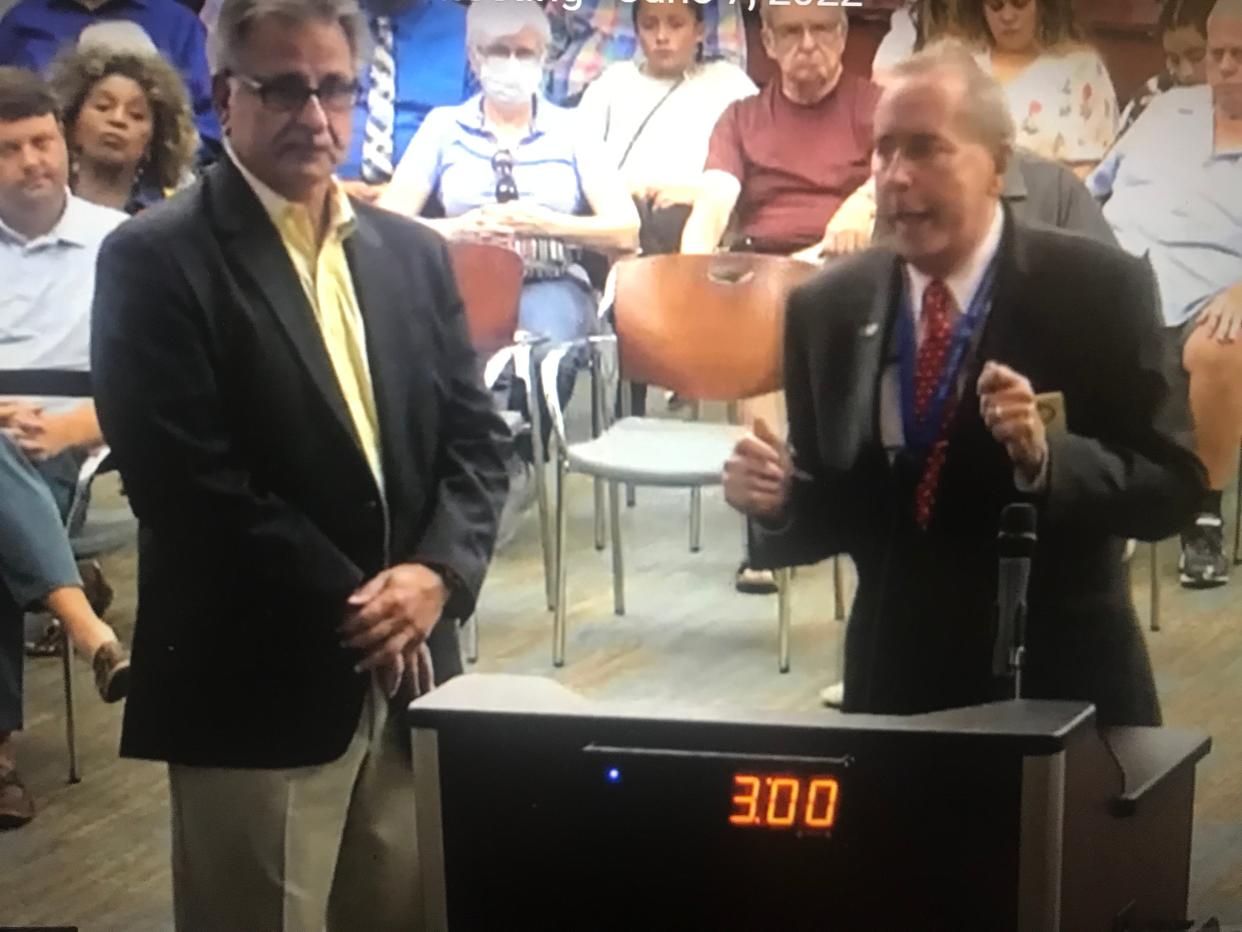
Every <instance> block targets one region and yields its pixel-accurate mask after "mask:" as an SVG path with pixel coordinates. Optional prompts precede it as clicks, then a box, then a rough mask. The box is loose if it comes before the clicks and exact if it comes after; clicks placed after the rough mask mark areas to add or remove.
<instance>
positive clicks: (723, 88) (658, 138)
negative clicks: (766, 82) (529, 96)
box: [578, 0, 756, 254]
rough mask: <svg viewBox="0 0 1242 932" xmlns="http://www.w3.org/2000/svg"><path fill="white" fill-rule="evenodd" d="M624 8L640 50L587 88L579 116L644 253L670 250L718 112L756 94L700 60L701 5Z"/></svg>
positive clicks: (642, 0)
mask: <svg viewBox="0 0 1242 932" xmlns="http://www.w3.org/2000/svg"><path fill="white" fill-rule="evenodd" d="M632 9H633V15H634V25H635V28H636V30H637V32H638V41H639V45H640V46H641V54H640V55H636V56H635V59H634V60H633V61H625V62H618V63H617V64H615V65H612V66H610V67H609V68H608V70H607V71H605V72H604V73H603V74H602V75H601V76H600V77H599V78H598V79H597V80H596V81H595V82H594V83H593V84H591V86H590V87H588V88H587V90H586V93H585V94H583V95H582V103H580V104H579V105H578V120H579V125H580V126H581V127H582V131H583V132H584V133H585V134H587V135H588V136H589V137H591V138H593V139H602V140H603V141H604V148H605V150H606V151H607V154H608V160H609V163H610V164H612V165H615V166H616V167H617V168H618V169H619V170H620V172H621V176H622V177H623V178H624V179H625V183H626V186H627V187H628V188H629V191H630V194H631V195H632V196H633V198H634V202H635V203H636V204H637V205H638V209H639V213H640V215H641V217H642V224H643V226H642V250H643V252H644V253H648V254H650V253H667V252H676V251H677V250H678V248H679V245H680V243H681V232H682V227H683V226H684V225H685V222H686V217H687V216H689V213H690V205H691V204H693V203H694V198H695V195H696V194H697V193H698V189H699V179H700V178H701V177H702V176H703V163H704V161H705V160H706V158H707V143H708V140H709V139H710V138H711V134H712V128H713V127H714V126H715V125H716V121H717V119H719V117H720V114H721V113H722V112H723V111H724V109H725V107H727V106H728V105H729V104H731V103H733V102H734V101H735V100H741V99H742V98H744V97H749V96H751V95H752V94H754V93H755V91H756V88H755V85H754V83H753V82H752V81H751V80H750V78H749V77H747V75H746V72H745V71H743V70H742V69H741V68H739V67H738V66H737V65H734V64H732V63H731V62H727V61H713V62H703V61H700V60H699V50H700V49H701V47H702V44H703V34H704V31H705V25H704V17H705V15H706V14H705V13H704V8H703V7H702V6H701V5H700V4H698V3H689V4H681V3H673V4H669V3H666V2H663V0H639V2H637V3H634V4H633V7H632Z"/></svg>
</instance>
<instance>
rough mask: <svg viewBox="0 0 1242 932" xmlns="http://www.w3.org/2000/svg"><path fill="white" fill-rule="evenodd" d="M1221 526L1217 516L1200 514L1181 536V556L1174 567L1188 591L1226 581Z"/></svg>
mask: <svg viewBox="0 0 1242 932" xmlns="http://www.w3.org/2000/svg"><path fill="white" fill-rule="evenodd" d="M1224 526H1225V522H1224V521H1223V520H1221V517H1220V515H1214V514H1201V515H1199V517H1198V518H1196V519H1195V523H1194V526H1193V527H1191V528H1190V530H1188V531H1186V532H1185V533H1184V534H1182V557H1181V559H1180V560H1179V561H1178V565H1177V568H1178V569H1179V570H1180V571H1181V578H1182V585H1183V586H1185V587H1186V588H1187V589H1211V588H1213V587H1214V586H1223V585H1224V584H1225V583H1227V582H1228V581H1229V560H1228V559H1226V557H1225V533H1224Z"/></svg>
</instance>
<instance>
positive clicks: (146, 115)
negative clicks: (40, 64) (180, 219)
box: [49, 43, 198, 214]
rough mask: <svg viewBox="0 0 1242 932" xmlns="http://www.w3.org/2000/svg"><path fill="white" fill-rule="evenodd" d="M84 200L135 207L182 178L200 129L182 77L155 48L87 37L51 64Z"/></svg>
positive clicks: (74, 179)
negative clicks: (143, 48) (90, 40)
mask: <svg viewBox="0 0 1242 932" xmlns="http://www.w3.org/2000/svg"><path fill="white" fill-rule="evenodd" d="M49 80H50V83H51V85H52V89H53V91H54V92H55V94H56V96H57V98H58V99H59V101H60V105H61V108H62V110H61V112H62V113H63V115H64V121H65V137H66V139H67V140H68V142H69V150H70V152H71V154H72V173H71V177H70V186H71V187H72V189H73V192H74V193H75V194H77V195H78V196H79V197H81V198H83V199H84V200H87V201H91V202H93V203H95V204H100V205H102V206H105V207H114V208H116V209H118V210H124V211H126V212H128V213H131V214H132V213H136V212H137V211H139V210H141V209H142V208H143V207H146V206H149V205H150V204H152V203H154V202H155V201H158V200H161V199H162V198H163V197H164V194H165V193H166V192H167V191H170V190H172V189H174V188H176V187H177V186H178V185H179V184H180V183H182V181H184V179H185V175H186V173H187V172H188V171H189V168H190V166H191V164H192V163H193V161H194V153H195V150H196V149H197V148H198V133H197V132H196V131H195V129H194V115H193V111H192V110H191V109H190V101H189V95H188V94H187V92H186V89H185V84H184V82H183V81H182V80H181V76H180V75H179V74H178V73H177V71H176V70H175V69H174V68H173V67H172V66H171V65H169V64H167V63H166V62H165V61H164V59H163V58H161V57H160V56H159V54H158V53H156V52H154V50H152V51H151V52H149V53H148V52H143V51H141V50H138V49H133V48H115V47H112V46H110V45H107V44H102V43H100V44H95V43H91V44H82V45H79V46H78V47H77V48H75V49H73V50H71V51H69V52H67V53H65V54H63V55H62V56H61V57H60V58H58V59H57V60H56V61H55V62H54V63H53V65H52V68H51V73H50V75H49Z"/></svg>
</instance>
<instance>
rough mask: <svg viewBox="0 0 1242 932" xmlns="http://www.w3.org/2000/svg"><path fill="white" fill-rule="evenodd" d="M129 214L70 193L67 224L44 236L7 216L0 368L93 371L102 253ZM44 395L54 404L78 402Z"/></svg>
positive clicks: (2, 245)
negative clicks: (94, 308)
mask: <svg viewBox="0 0 1242 932" xmlns="http://www.w3.org/2000/svg"><path fill="white" fill-rule="evenodd" d="M126 219H128V218H127V216H126V215H125V214H123V213H122V212H121V211H119V210H112V209H110V208H107V207H99V206H97V205H95V204H91V203H89V202H87V201H84V200H82V199H81V198H78V197H75V196H73V195H72V194H70V195H69V200H68V203H67V204H66V206H65V212H64V213H63V214H62V215H61V218H60V222H59V223H57V224H56V226H55V227H54V228H53V229H52V231H51V232H50V233H48V234H46V235H44V236H40V237H38V238H37V239H32V240H27V239H26V238H25V237H24V236H22V235H21V234H20V233H17V232H16V231H14V230H12V229H10V228H9V227H8V226H6V225H5V224H4V222H3V221H0V369H68V370H72V371H78V372H85V371H88V370H89V369H90V359H91V303H92V301H93V300H94V297H95V259H96V257H97V256H98V255H99V247H100V245H101V244H102V243H103V240H104V237H105V236H107V235H108V234H109V233H110V232H111V231H112V230H113V229H114V228H115V227H116V226H117V225H118V224H119V223H121V222H122V221H124V220H126ZM39 400H40V401H41V402H43V403H44V406H45V407H47V408H49V409H52V410H56V409H65V408H68V407H72V406H73V405H75V404H77V403H78V402H76V401H69V400H66V399H58V400H52V399H39Z"/></svg>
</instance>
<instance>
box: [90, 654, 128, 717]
mask: <svg viewBox="0 0 1242 932" xmlns="http://www.w3.org/2000/svg"><path fill="white" fill-rule="evenodd" d="M91 666H92V667H93V668H94V670H95V688H96V689H98V690H99V698H100V699H102V700H103V701H104V702H120V701H121V700H122V699H124V698H125V696H126V694H128V693H129V652H128V651H127V650H126V649H125V648H124V647H122V646H121V644H120V642H119V641H109V642H108V643H107V644H104V645H103V646H101V647H100V648H99V650H97V651H95V656H94V657H93V658H91Z"/></svg>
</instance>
